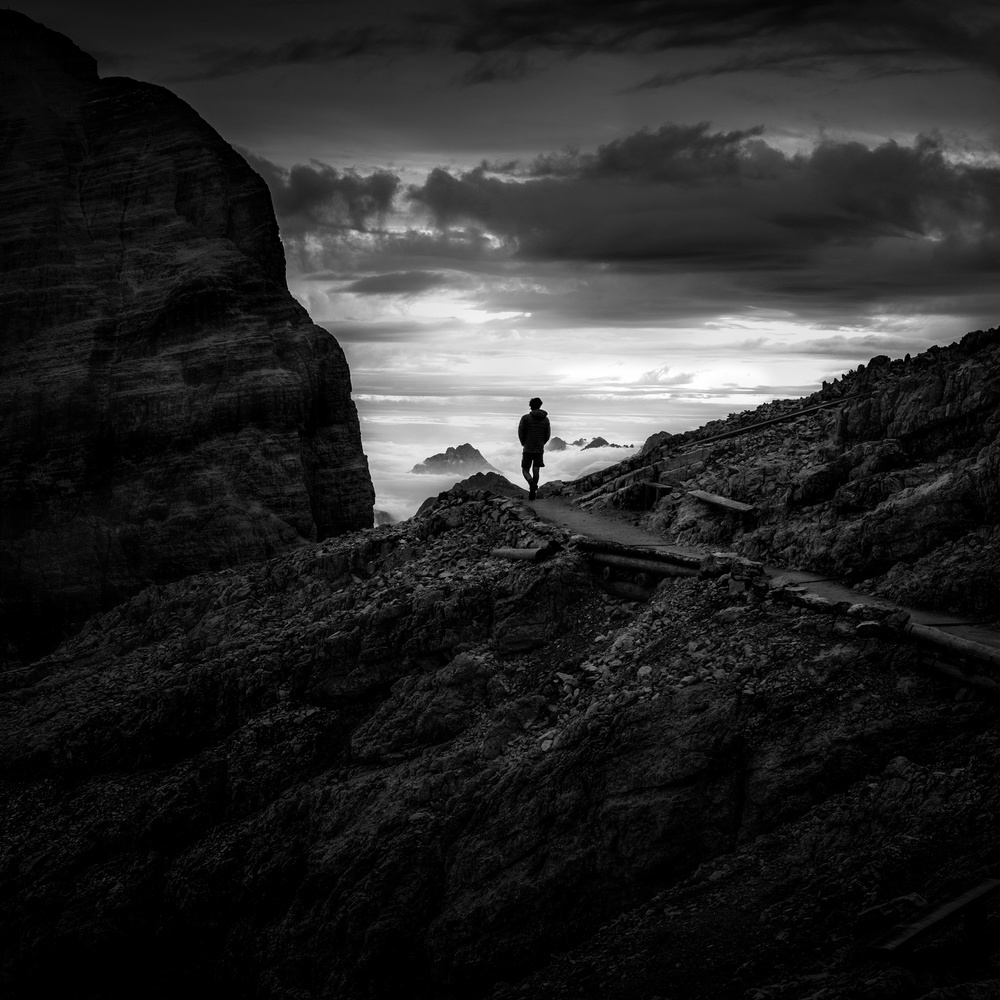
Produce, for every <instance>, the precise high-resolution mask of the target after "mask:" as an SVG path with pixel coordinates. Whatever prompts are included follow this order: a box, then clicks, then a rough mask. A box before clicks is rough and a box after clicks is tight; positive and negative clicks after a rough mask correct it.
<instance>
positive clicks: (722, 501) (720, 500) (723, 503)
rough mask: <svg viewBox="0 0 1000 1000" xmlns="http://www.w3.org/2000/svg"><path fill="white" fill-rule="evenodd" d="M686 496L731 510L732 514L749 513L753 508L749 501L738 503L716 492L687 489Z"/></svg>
mask: <svg viewBox="0 0 1000 1000" xmlns="http://www.w3.org/2000/svg"><path fill="white" fill-rule="evenodd" d="M688 496H689V497H694V498H695V499H697V500H702V501H704V502H705V503H707V504H711V505H712V506H713V507H721V508H722V509H723V510H729V511H732V512H733V513H734V514H750V513H751V512H752V511H753V510H754V509H755V508H754V505H753V504H751V503H740V501H739V500H730V499H729V497H720V496H719V495H718V494H716V493H706V492H705V491H704V490H688Z"/></svg>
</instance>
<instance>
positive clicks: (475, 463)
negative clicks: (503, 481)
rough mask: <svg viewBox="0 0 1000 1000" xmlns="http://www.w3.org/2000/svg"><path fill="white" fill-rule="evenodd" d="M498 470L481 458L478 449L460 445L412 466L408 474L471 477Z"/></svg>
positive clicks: (468, 445)
mask: <svg viewBox="0 0 1000 1000" xmlns="http://www.w3.org/2000/svg"><path fill="white" fill-rule="evenodd" d="M497 471H498V470H497V469H496V468H494V466H492V465H490V463H489V462H487V461H486V459H485V458H483V456H482V453H481V452H480V451H479V449H478V448H474V447H473V446H472V445H471V444H460V445H459V446H458V447H457V448H447V449H446V450H445V451H443V452H440V453H439V454H437V455H431V456H430V458H425V459H424V460H423V461H422V462H420V463H418V464H417V465H415V466H413V468H412V469H410V472H411V473H413V472H415V473H417V474H418V475H428V476H430V475H434V476H439V475H450V474H454V475H458V476H471V475H474V474H475V473H477V472H497Z"/></svg>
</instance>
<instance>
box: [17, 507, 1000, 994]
mask: <svg viewBox="0 0 1000 1000" xmlns="http://www.w3.org/2000/svg"><path fill="white" fill-rule="evenodd" d="M547 539H554V540H556V541H559V542H560V543H561V544H562V545H563V546H564V551H563V552H562V553H561V554H559V555H557V556H556V557H555V558H554V559H552V560H550V561H549V562H546V563H541V564H533V563H526V562H522V561H516V562H513V563H512V562H507V561H504V560H502V559H497V558H491V557H490V556H489V552H490V551H491V549H493V548H495V547H497V546H524V545H528V544H533V545H537V544H538V543H539V542H542V541H544V540H547ZM569 541H570V540H569V538H568V537H567V536H566V535H565V534H564V533H562V532H561V531H560V530H559V529H555V528H551V527H549V526H546V525H543V524H541V523H539V522H536V521H534V520H533V519H532V517H531V515H530V514H528V513H527V512H526V511H525V509H524V508H523V507H522V506H521V505H520V504H519V503H518V502H516V501H513V500H510V499H506V498H501V497H497V496H493V495H490V494H485V493H483V492H479V493H470V492H465V491H461V490H456V491H454V492H453V493H451V494H446V495H443V496H442V497H440V498H438V499H437V500H436V501H435V502H434V503H432V504H431V505H430V506H429V507H428V508H427V509H426V511H425V512H424V513H423V514H421V515H420V516H419V517H417V518H414V519H412V520H410V521H408V522H404V523H402V524H399V525H393V526H390V527H382V528H377V529H371V530H369V531H366V532H362V533H358V534H357V535H355V536H352V537H351V538H348V539H344V540H331V541H327V542H324V543H321V544H320V545H318V546H311V547H308V548H303V549H302V550H300V551H298V552H295V553H290V554H287V555H283V556H279V557H276V558H274V559H272V560H270V561H268V562H266V563H263V564H259V565H256V566H253V567H248V568H244V569H239V570H230V571H227V572H224V573H221V574H203V575H200V576H195V577H191V578H189V579H187V580H184V581H181V582H178V583H174V584H171V585H169V586H166V587H160V588H151V589H149V590H146V591H144V592H143V593H142V594H140V595H138V596H137V597H135V598H133V599H132V600H131V601H130V602H129V603H127V604H125V605H122V606H121V607H119V608H116V609H115V610H113V611H111V612H109V613H107V614H105V615H103V616H101V617H99V618H95V619H94V620H93V621H92V622H91V623H90V625H89V626H88V628H87V630H86V631H85V632H84V633H83V634H81V635H80V636H78V637H77V638H75V639H74V640H72V641H71V642H70V643H68V644H66V645H64V646H63V647H62V648H61V649H60V650H59V651H58V652H57V653H55V654H53V655H52V656H50V657H48V658H46V659H44V660H41V661H39V662H38V663H36V664H34V665H33V666H32V667H31V668H30V669H28V670H25V671H21V672H17V673H9V674H7V675H6V678H5V681H6V687H7V690H6V691H5V693H3V694H2V695H0V713H2V720H3V724H2V726H0V762H2V769H0V795H2V796H3V800H4V802H5V803H6V806H5V809H4V810H3V811H2V812H0V851H2V853H0V892H2V894H3V898H4V899H5V901H6V903H5V906H4V907H3V909H2V910H0V935H2V937H3V940H4V942H5V948H4V949H3V958H2V963H3V964H2V966H0V986H2V987H3V989H4V992H5V995H7V996H11V997H22V996H23V997H27V996H29V995H31V996H35V995H38V994H39V992H41V993H44V992H45V991H46V989H48V988H54V977H56V976H59V977H60V978H61V977H62V975H63V969H64V968H65V967H66V966H67V965H69V966H70V967H72V969H73V970H74V978H75V984H76V988H77V995H78V996H83V997H124V996H126V995H128V996H134V995H136V994H137V993H138V994H141V995H143V996H150V997H167V996H177V995H179V994H186V995H190V994H194V995H198V996H236V995H238V996H247V997H254V996H257V997H275V998H293V997H295V998H302V997H329V998H334V997H336V998H339V1000H354V998H357V1000H361V998H388V997H396V996H399V995H405V996H408V997H413V998H426V1000H430V998H441V997H444V998H456V1000H457V998H475V997H483V998H485V997H490V996H493V997H496V998H500V997H503V998H510V997H514V996H524V997H555V996H562V995H566V996H573V997H595V998H596V997H610V998H615V1000H619V998H620V1000H625V998H634V997H654V996H660V997H664V998H677V1000H681V998H685V1000H687V998H692V997H693V998H705V1000H709V998H733V1000H743V998H745V997H754V998H757V1000H762V998H771V997H775V998H782V1000H791V998H795V1000H806V998H807V997H816V995H817V990H818V989H820V988H821V986H826V987H827V988H828V989H829V991H830V992H829V993H828V994H827V995H828V996H830V997H846V996H879V997H882V998H889V1000H909V998H912V997H919V996H923V995H925V994H929V991H930V990H932V989H933V988H935V987H937V986H943V985H946V984H948V985H953V984H955V983H961V982H965V983H978V984H980V985H979V986H976V987H975V988H976V989H980V987H981V986H982V983H983V982H985V981H986V980H988V979H990V978H991V976H992V975H993V973H992V972H991V971H990V970H991V968H992V969H994V970H995V966H990V964H989V963H990V961H991V960H990V958H989V955H988V954H983V955H980V956H979V958H978V959H977V962H978V964H974V965H970V964H969V963H968V962H967V960H966V959H965V958H964V957H963V955H962V952H961V950H960V948H959V945H960V944H961V941H960V939H959V938H957V937H956V934H957V933H958V930H959V928H951V929H950V930H948V931H946V932H945V936H944V939H943V940H944V941H945V943H946V945H947V950H946V951H944V952H943V953H941V954H938V955H937V957H936V959H935V961H933V962H928V963H927V966H926V968H925V967H923V966H918V967H917V968H915V969H908V970H906V969H892V968H889V969H887V968H885V967H883V966H881V965H879V964H877V963H875V962H873V961H871V960H869V959H867V958H865V957H864V956H863V954H862V953H861V952H860V951H859V950H858V948H857V945H858V944H859V943H861V942H863V941H864V940H865V939H866V937H867V936H869V935H871V934H873V933H877V932H878V931H879V930H884V929H886V928H885V927H883V926H882V924H885V923H888V924H891V923H892V922H893V920H894V918H893V917H892V914H893V913H894V912H896V911H895V909H894V906H895V904H894V903H893V901H894V900H897V899H898V898H900V897H904V896H907V895H912V894H913V893H918V894H921V895H923V896H924V897H926V898H933V897H934V896H935V894H938V893H943V892H946V891H948V890H949V889H950V888H952V887H953V886H955V885H956V884H958V883H960V882H961V881H962V880H963V879H966V878H969V877H973V876H975V875H978V874H980V873H981V872H982V871H983V870H988V869H989V867H990V866H991V865H995V864H996V863H997V862H998V861H1000V857H998V855H997V848H996V837H995V832H996V831H995V818H996V816H997V815H998V811H1000V791H998V789H997V785H996V782H995V780H994V775H995V773H996V768H997V765H998V764H1000V741H998V737H997V728H996V721H997V711H996V708H995V707H992V706H990V705H988V704H985V703H981V702H979V701H976V700H974V699H969V698H968V697H967V696H966V695H962V696H961V697H960V698H959V699H958V700H956V697H955V692H954V690H953V689H952V688H949V687H947V686H945V685H943V684H941V683H939V682H938V681H935V680H932V679H929V678H927V677H924V676H923V675H921V674H920V673H919V672H918V671H917V670H916V668H915V661H914V660H913V659H912V654H911V653H910V652H909V650H907V649H905V648H900V647H895V646H890V645H886V644H884V643H882V642H881V641H879V640H876V639H865V640H859V639H858V638H856V636H855V631H854V623H855V621H856V620H857V618H856V617H855V618H851V617H844V616H842V615H841V616H838V615H836V614H832V613H818V612H816V611H815V610H811V609H810V608H809V607H805V606H789V605H785V604H783V603H781V602H780V601H779V600H778V599H777V596H776V592H775V593H774V594H771V593H769V596H767V597H765V598H764V599H760V596H759V595H758V594H756V593H755V592H747V593H733V594H731V593H730V591H731V589H732V588H730V587H729V586H728V584H727V581H726V579H725V578H722V579H718V580H716V579H698V578H690V577H686V578H670V579H668V580H666V581H665V582H664V583H663V584H661V586H660V587H659V589H658V590H657V592H656V594H655V595H654V597H653V598H652V600H651V601H649V602H648V603H647V604H645V605H635V604H631V603H627V602H622V601H619V600H617V599H614V598H611V597H608V596H605V595H604V594H603V593H602V592H601V591H599V590H598V589H597V588H596V586H595V583H594V581H593V578H592V577H591V576H590V574H589V572H588V571H587V570H586V568H585V565H584V563H583V562H582V560H581V558H580V556H579V555H577V554H576V553H575V552H574V550H573V549H572V546H571V545H570V544H569ZM833 610H835V609H832V608H829V609H828V611H833ZM866 613H870V614H875V615H877V614H879V613H880V612H879V611H878V609H877V608H872V609H871V610H870V611H869V612H866ZM890 904H891V905H890ZM880 907H881V908H883V909H879V908H880ZM873 908H874V909H873ZM879 913H882V917H881V918H880V917H879ZM880 920H881V923H880ZM991 940H992V941H994V942H995V940H996V939H995V936H994V937H992V938H991ZM935 947H937V945H935ZM54 956H59V963H58V964H54V963H53V957H54ZM996 957H997V956H994V959H995V958H996ZM984 962H985V963H986V964H983V963H984ZM818 984H819V985H818ZM970 988H971V987H970ZM982 988H986V987H982ZM754 991H756V992H754ZM942 995H946V994H942ZM960 995H962V996H966V995H970V996H971V995H977V996H978V995H980V994H979V993H975V994H972V993H968V994H966V993H963V994H960ZM983 995H989V994H988V993H987V994H983Z"/></svg>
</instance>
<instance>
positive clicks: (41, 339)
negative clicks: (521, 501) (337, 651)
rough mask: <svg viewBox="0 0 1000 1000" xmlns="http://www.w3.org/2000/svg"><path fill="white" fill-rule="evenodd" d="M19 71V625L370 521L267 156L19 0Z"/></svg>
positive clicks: (354, 442)
mask: <svg viewBox="0 0 1000 1000" xmlns="http://www.w3.org/2000/svg"><path fill="white" fill-rule="evenodd" d="M0 73H2V87H0V113H2V126H0V136H2V141H0V146H2V151H3V153H2V157H0V190H2V191H3V197H4V211H3V217H2V219H0V256H2V259H3V277H2V279H0V316H2V321H0V322H2V325H0V355H2V358H3V362H2V368H0V519H2V521H0V565H2V567H3V569H2V577H0V601H2V608H0V610H2V615H3V618H4V619H5V620H6V621H8V622H12V623H14V625H15V630H14V631H15V633H16V634H15V635H14V636H13V638H14V639H16V640H17V641H18V643H21V644H23V643H27V646H26V648H27V649H28V650H29V651H30V650H32V649H34V650H36V651H37V650H38V649H39V648H41V647H44V646H45V645H46V644H49V645H51V643H52V642H53V641H54V640H55V639H56V638H58V637H59V636H60V635H61V634H63V633H64V631H65V629H66V628H68V627H72V626H74V625H75V624H78V623H79V622H81V621H82V620H84V619H85V618H86V617H87V616H88V615H89V614H91V613H92V612H93V611H94V610H96V609H98V608H99V607H107V606H109V605H111V604H113V603H115V602H116V601H118V600H121V599H123V598H124V597H127V596H128V595H130V594H132V593H135V592H136V590H137V589H139V588H140V587H141V586H143V585H146V584H148V583H149V582H152V581H160V582H162V581H166V580H172V579H176V578H178V577H181V576H184V575H186V574H188V573H193V572H198V571H201V570H205V569H218V568H222V567H225V566H232V565H237V564H240V563H243V562H246V561H248V560H254V559H260V558H265V557H268V556H270V555H273V554H274V553H276V552H278V551H281V550H282V549H285V548H288V547H289V546H294V545H296V544H299V543H301V541H302V540H303V539H318V538H324V537H327V536H330V535H336V534H338V533H340V532H344V531H350V530H354V529H357V528H363V527H366V526H370V525H371V523H372V507H373V503H374V494H373V490H372V486H371V481H370V477H369V474H368V469H367V462H366V459H365V456H364V454H363V453H362V448H361V440H360V434H359V425H358V419H357V414H356V411H355V407H354V403H353V401H352V400H351V384H350V375H349V372H348V368H347V364H346V362H345V360H344V356H343V353H342V351H341V350H340V347H339V345H338V344H337V343H336V341H335V340H334V339H333V338H332V337H331V336H330V335H329V334H328V333H327V332H325V331H323V330H321V329H320V328H318V327H316V326H314V325H313V324H312V323H311V322H310V320H309V318H308V316H307V314H306V313H305V311H304V310H303V309H302V308H301V307H300V306H299V305H298V304H297V303H296V302H295V300H294V299H293V298H292V297H291V295H290V294H289V292H288V290H287V287H286V284H285V277H284V256H283V252H282V247H281V243H280V241H279V238H278V230H277V225H276V223H275V219H274V214H273V211H272V208H271V204H270V199H269V195H268V192H267V188H266V186H265V184H264V182H263V181H262V180H261V178H259V177H258V176H257V175H256V174H255V173H254V172H253V170H251V169H250V167H249V166H248V165H247V163H246V162H245V161H244V160H243V159H242V157H240V156H239V155H238V154H237V153H236V152H235V151H234V150H233V149H232V148H231V147H230V146H229V145H227V144H226V143H225V141H224V140H222V139H221V138H220V137H219V135H218V134H217V133H216V132H214V131H213V130H212V129H211V128H210V127H209V126H208V125H207V124H206V123H205V122H204V121H202V120H201V119H200V118H199V117H198V115H197V114H196V113H195V112H194V111H193V110H192V109H191V108H190V107H188V106H187V105H186V104H184V103H183V102H182V101H181V100H179V99H178V98H177V97H175V96H174V95H173V94H171V93H170V92H168V91H166V90H164V89H162V88H160V87H155V86H151V85H148V84H143V83H137V82H136V81H133V80H128V79H99V78H98V75H97V71H96V64H95V62H94V60H93V59H92V58H91V57H90V56H88V55H86V54H85V53H83V52H81V51H80V50H79V49H77V48H76V47H75V46H74V45H73V44H72V42H70V41H69V40H68V39H66V38H64V37H63V36H61V35H58V34H56V33H55V32H52V31H49V30H48V29H46V28H44V27H42V26H41V25H39V24H36V23H35V22H33V21H31V20H30V19H28V18H26V17H24V16H23V15H20V14H18V13H16V12H14V11H9V10H8V11H0Z"/></svg>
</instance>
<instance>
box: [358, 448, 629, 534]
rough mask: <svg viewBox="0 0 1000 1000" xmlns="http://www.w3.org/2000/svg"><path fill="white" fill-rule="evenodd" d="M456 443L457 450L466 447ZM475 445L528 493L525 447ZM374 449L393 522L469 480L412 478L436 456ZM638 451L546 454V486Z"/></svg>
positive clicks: (379, 503)
mask: <svg viewBox="0 0 1000 1000" xmlns="http://www.w3.org/2000/svg"><path fill="white" fill-rule="evenodd" d="M465 443H466V442H465V441H456V442H455V445H456V446H457V445H460V444H465ZM468 443H469V444H472V445H474V446H475V447H477V448H479V450H480V452H482V454H483V457H484V458H485V459H486V460H487V461H488V462H489V463H490V464H491V465H492V466H494V467H495V468H496V469H497V471H499V472H500V473H501V474H502V475H504V476H506V477H507V478H508V479H509V480H510V481H511V482H512V483H515V484H516V485H518V486H522V487H525V488H527V485H526V483H525V481H524V479H523V478H522V476H521V449H520V446H516V445H514V446H512V445H509V444H508V445H505V446H502V447H493V448H491V447H489V446H486V447H480V446H479V445H477V444H476V443H475V442H474V441H469V442H468ZM366 447H368V449H369V451H368V465H369V468H370V470H371V475H372V482H373V483H374V484H375V509H376V510H377V511H378V510H381V511H385V512H386V513H387V514H389V515H391V517H392V518H393V520H397V521H398V520H403V519H405V518H407V517H410V516H411V515H413V514H415V513H416V512H417V508H418V507H419V506H420V505H421V504H422V503H423V502H424V500H426V499H427V498H428V497H432V496H437V494H438V493H441V492H442V491H444V490H447V489H449V488H450V487H452V486H454V485H455V483H457V482H459V480H461V479H465V478H466V475H465V474H461V473H459V474H454V473H453V474H449V475H427V474H421V473H414V472H410V469H412V468H413V466H414V465H415V464H417V462H420V461H423V460H424V459H425V458H428V457H430V455H429V454H428V455H420V456H418V457H414V454H413V453H412V452H409V453H406V452H402V453H401V452H400V450H398V449H396V448H392V447H378V446H374V445H366ZM636 450H637V449H636V448H592V449H588V450H587V451H581V450H580V449H579V448H572V447H570V448H567V450H566V451H564V452H546V454H545V467H544V468H543V469H542V474H541V479H540V481H541V482H543V483H544V482H551V481H552V480H555V479H562V480H564V481H568V480H572V479H578V478H579V477H580V476H586V475H587V474H589V473H591V472H596V471H598V470H599V469H604V468H607V466H609V465H613V464H615V463H616V462H620V461H622V459H624V458H627V457H628V456H629V455H633V454H635V451H636ZM440 451H444V447H442V448H439V449H436V450H435V451H434V452H433V454H437V453H438V452H440Z"/></svg>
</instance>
